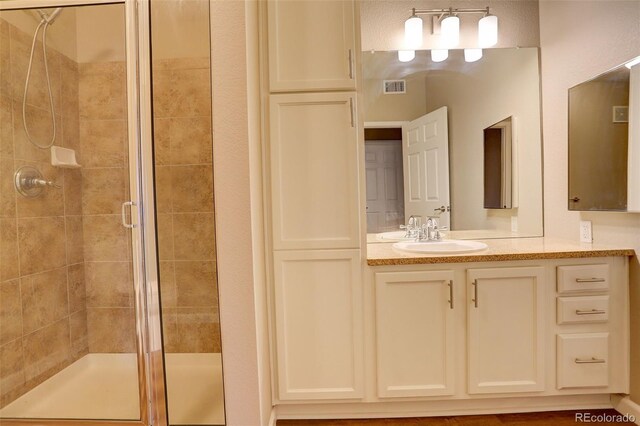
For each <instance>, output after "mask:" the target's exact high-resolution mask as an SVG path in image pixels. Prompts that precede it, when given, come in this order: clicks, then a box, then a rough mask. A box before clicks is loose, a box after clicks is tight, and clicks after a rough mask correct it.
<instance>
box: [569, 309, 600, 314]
mask: <svg viewBox="0 0 640 426" xmlns="http://www.w3.org/2000/svg"><path fill="white" fill-rule="evenodd" d="M606 313H607V311H605V310H603V309H591V310H590V311H586V310H584V311H581V310H580V309H576V315H601V314H606Z"/></svg>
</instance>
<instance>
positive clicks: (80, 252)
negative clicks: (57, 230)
mask: <svg viewBox="0 0 640 426" xmlns="http://www.w3.org/2000/svg"><path fill="white" fill-rule="evenodd" d="M64 219H65V223H66V234H67V264H69V265H73V264H75V263H82V262H83V261H84V236H83V232H82V229H83V227H82V216H66V217H65V218H64Z"/></svg>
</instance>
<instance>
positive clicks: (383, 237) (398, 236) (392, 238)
mask: <svg viewBox="0 0 640 426" xmlns="http://www.w3.org/2000/svg"><path fill="white" fill-rule="evenodd" d="M405 235H407V233H406V232H405V231H389V232H381V233H379V234H376V240H378V241H381V242H385V243H393V242H396V241H410V240H414V239H415V238H407V237H405Z"/></svg>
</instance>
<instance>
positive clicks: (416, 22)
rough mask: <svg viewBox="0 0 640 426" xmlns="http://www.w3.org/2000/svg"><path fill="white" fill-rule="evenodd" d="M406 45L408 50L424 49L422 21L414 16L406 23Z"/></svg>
mask: <svg viewBox="0 0 640 426" xmlns="http://www.w3.org/2000/svg"><path fill="white" fill-rule="evenodd" d="M404 44H405V47H406V48H408V49H419V48H420V47H422V19H421V18H418V17H417V16H415V15H414V16H412V17H411V18H409V19H407V20H406V21H405V22H404Z"/></svg>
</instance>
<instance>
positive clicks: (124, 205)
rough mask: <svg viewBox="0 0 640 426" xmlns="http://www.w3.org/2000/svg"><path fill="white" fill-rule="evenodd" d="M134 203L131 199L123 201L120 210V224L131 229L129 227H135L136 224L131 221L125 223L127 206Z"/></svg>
mask: <svg viewBox="0 0 640 426" xmlns="http://www.w3.org/2000/svg"><path fill="white" fill-rule="evenodd" d="M135 205H136V203H134V202H133V201H125V202H124V203H122V210H121V214H122V226H124V227H125V228H128V229H131V228H135V227H136V225H135V224H133V223H127V212H126V210H127V207H132V206H135Z"/></svg>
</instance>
